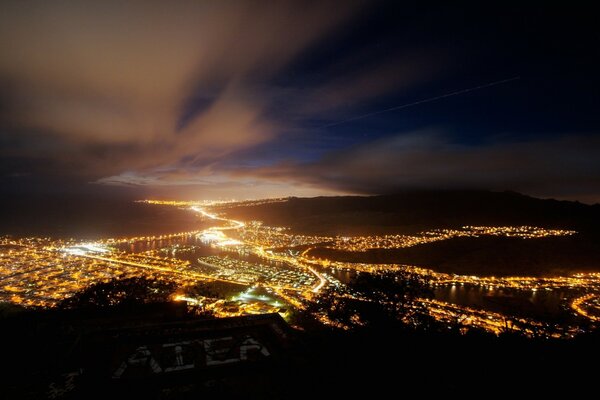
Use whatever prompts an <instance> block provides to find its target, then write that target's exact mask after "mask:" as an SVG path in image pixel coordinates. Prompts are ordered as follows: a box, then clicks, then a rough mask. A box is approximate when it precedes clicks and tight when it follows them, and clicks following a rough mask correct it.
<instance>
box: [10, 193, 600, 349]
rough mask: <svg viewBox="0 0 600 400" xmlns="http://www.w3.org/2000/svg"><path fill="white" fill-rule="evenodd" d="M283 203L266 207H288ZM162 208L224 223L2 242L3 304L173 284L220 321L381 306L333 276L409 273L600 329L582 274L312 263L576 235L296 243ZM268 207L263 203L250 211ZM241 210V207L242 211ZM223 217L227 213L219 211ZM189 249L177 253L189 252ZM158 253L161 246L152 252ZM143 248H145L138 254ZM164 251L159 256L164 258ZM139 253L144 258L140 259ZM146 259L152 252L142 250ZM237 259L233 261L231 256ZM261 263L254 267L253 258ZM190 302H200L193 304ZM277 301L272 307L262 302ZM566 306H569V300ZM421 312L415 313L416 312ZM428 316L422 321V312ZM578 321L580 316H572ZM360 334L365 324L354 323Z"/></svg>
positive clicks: (207, 210) (437, 234) (593, 290)
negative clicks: (530, 302) (516, 300)
mask: <svg viewBox="0 0 600 400" xmlns="http://www.w3.org/2000/svg"><path fill="white" fill-rule="evenodd" d="M280 201H285V200H284V199H272V200H269V199H267V200H264V202H280ZM147 202H148V203H149V204H155V205H157V206H174V207H183V208H187V209H189V210H191V211H193V212H194V213H196V214H199V215H200V216H201V217H203V218H205V219H207V220H211V221H215V222H218V223H219V224H218V225H217V226H211V227H209V228H207V229H204V230H196V231H190V232H180V233H173V234H168V235H157V236H141V237H128V238H107V239H105V240H101V241H98V242H94V243H88V242H80V241H77V240H75V239H72V240H52V239H48V238H21V239H12V238H7V237H5V238H0V301H9V302H12V303H15V304H21V305H24V306H43V307H52V306H54V305H56V304H57V303H59V302H60V301H61V300H63V299H65V298H67V297H69V296H72V295H73V294H74V293H76V292H78V291H81V290H83V289H85V288H86V287H89V286H90V285H93V284H94V283H98V282H106V281H109V280H111V279H114V278H127V277H135V276H140V275H143V276H147V277H149V278H153V279H159V280H170V281H174V282H175V283H176V284H177V285H178V286H179V288H180V289H179V290H178V292H177V294H176V296H175V298H176V299H178V300H180V301H187V302H188V303H189V304H191V305H194V304H196V305H202V307H204V309H209V310H212V311H213V312H215V314H216V315H219V316H227V315H242V314H244V313H261V312H278V310H279V309H280V308H281V304H282V303H285V304H286V305H287V307H290V308H291V309H296V310H306V309H308V308H309V306H310V305H311V304H313V305H314V304H315V301H317V300H318V298H319V295H320V294H324V293H325V294H333V295H334V297H335V298H337V299H353V300H358V301H372V300H371V299H369V298H368V295H367V298H365V295H359V294H357V293H353V292H351V291H350V289H349V287H348V286H346V285H344V284H342V283H341V282H340V281H338V280H337V279H336V278H335V277H334V275H333V274H332V273H330V271H333V269H336V270H339V271H354V272H355V273H369V274H379V273H389V272H392V273H393V272H403V273H408V274H413V275H415V276H418V277H419V279H420V281H422V282H424V284H426V285H429V287H431V288H437V287H448V286H450V285H469V286H471V287H480V288H485V289H486V290H492V289H493V290H513V291H520V292H526V293H535V292H536V291H542V290H543V291H558V290H560V291H564V292H565V293H567V294H568V295H567V296H569V297H568V303H567V304H568V306H570V309H571V310H572V311H574V312H575V313H576V315H577V316H578V318H580V319H581V320H585V321H588V322H591V323H596V322H600V296H599V295H598V294H597V293H598V291H599V290H600V273H574V274H571V275H568V276H554V277H540V278H538V277H527V276H513V277H478V276H463V275H454V274H445V273H439V272H436V271H433V270H431V269H427V268H419V267H414V266H410V265H398V264H368V263H348V262H338V261H334V260H329V259H319V258H315V257H313V256H311V250H313V249H316V248H320V247H328V248H332V249H339V250H344V251H355V252H361V251H367V250H369V249H374V248H384V249H388V248H403V247H411V246H418V245H421V244H424V243H430V242H432V241H440V240H447V239H450V238H454V237H465V236H467V237H477V236H484V235H488V236H503V237H519V238H522V239H524V240H535V239H537V238H542V237H547V236H570V235H574V234H576V232H574V231H568V230H556V229H544V228H540V227H532V226H515V227H510V226H501V227H482V226H464V227H462V228H460V229H436V230H430V231H426V232H422V233H419V234H415V235H386V236H354V237H341V236H335V237H330V236H314V235H300V234H295V233H292V232H291V231H290V230H289V229H288V228H285V227H269V226H265V225H263V224H262V223H261V222H259V221H238V220H234V219H229V218H227V217H226V216H223V215H221V214H219V213H216V212H214V211H213V210H214V208H212V207H214V206H215V205H217V206H219V207H223V206H224V205H225V206H226V207H229V206H235V205H236V204H238V203H231V202H226V203H223V202H191V203H190V202H161V201H154V200H152V201H147ZM247 204H248V205H253V204H262V203H261V201H253V202H247ZM238 206H239V205H238ZM219 209H221V208H219ZM190 239H193V240H197V241H198V242H193V241H192V242H191V244H187V245H185V246H182V245H180V244H173V243H188V242H189V241H190ZM149 243H152V244H153V245H152V246H149V245H148V244H149ZM194 243H201V244H202V245H203V246H209V247H210V248H215V249H217V250H218V252H217V253H216V254H218V255H208V256H196V257H194V258H188V259H185V258H181V257H180V256H179V254H182V255H183V254H185V252H186V251H187V252H189V254H193V252H194V251H195V249H196V247H195V246H196V245H195V244H194ZM134 244H139V246H137V247H135V248H134V247H133V245H134ZM155 247H156V248H155ZM134 249H138V250H135V251H134ZM143 249H146V250H143ZM228 254H231V256H229V255H228ZM248 254H250V255H252V256H253V257H255V256H257V257H258V259H259V260H264V262H260V261H256V259H255V258H253V259H252V260H250V259H245V258H244V257H245V256H240V255H248ZM198 282H209V283H211V284H213V283H214V284H223V285H234V287H238V288H239V289H237V290H238V291H239V290H243V289H244V288H246V289H247V290H254V289H253V288H256V290H267V291H268V292H265V293H267V294H265V295H261V296H254V295H252V294H251V293H247V292H244V293H246V294H244V295H239V296H233V297H232V298H229V299H223V298H206V297H201V296H200V297H193V295H190V293H193V290H192V291H191V292H190V290H191V289H192V288H193V287H194V285H196V284H197V283H198ZM190 296H191V297H190ZM263 298H265V299H270V300H268V301H266V300H261V299H263ZM565 300H567V299H565ZM414 310H425V313H426V314H427V315H429V316H431V317H433V318H435V319H436V320H438V321H440V322H443V323H445V324H448V325H457V324H458V325H460V326H461V329H462V328H476V329H484V330H487V331H489V332H493V333H496V334H498V333H500V332H503V331H506V330H519V331H521V332H523V333H525V334H527V335H531V336H533V335H545V336H547V337H572V336H573V335H574V334H576V333H577V332H579V330H578V329H579V328H578V327H577V326H576V325H564V326H554V325H553V326H550V325H548V324H544V323H542V322H540V321H536V320H533V319H526V318H516V317H514V316H511V315H504V314H500V313H496V312H491V311H489V310H485V309H481V308H478V307H469V306H464V305H458V304H453V303H447V302H443V301H439V300H435V299H431V298H422V299H418V300H417V302H416V303H415V307H414ZM415 312H416V311H415ZM418 312H423V311H418ZM571 314H573V312H572V313H571ZM313 315H314V317H315V318H317V319H318V320H319V321H321V322H323V323H324V324H328V325H331V326H335V327H339V328H342V329H349V327H350V326H349V325H347V324H344V323H340V322H339V321H336V320H333V319H331V318H329V317H328V316H327V313H326V312H325V310H320V311H317V312H314V314H313ZM351 323H352V324H356V325H357V326H359V325H361V324H362V322H361V320H360V318H354V319H353V320H352V322H351Z"/></svg>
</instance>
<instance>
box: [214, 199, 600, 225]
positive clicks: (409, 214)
mask: <svg viewBox="0 0 600 400" xmlns="http://www.w3.org/2000/svg"><path fill="white" fill-rule="evenodd" d="M225 211H226V213H227V215H229V216H230V217H232V218H240V219H244V220H251V219H254V220H261V221H264V222H265V223H266V224H267V225H274V226H287V227H290V228H292V230H293V231H295V232H298V233H305V234H331V235H336V234H339V235H362V234H386V233H417V232H420V231H423V230H427V229H436V228H454V227H460V226H464V225H491V226H500V225H535V226H541V227H545V228H562V229H575V230H578V231H586V232H593V231H595V230H597V226H598V222H600V205H593V206H590V205H585V204H581V203H578V202H570V201H557V200H542V199H536V198H533V197H528V196H524V195H521V194H518V193H514V192H488V191H427V192H407V193H401V194H395V195H386V196H371V197H361V196H341V197H315V198H293V197H292V198H290V199H289V200H287V201H285V202H278V203H270V204H262V205H256V206H249V207H237V208H230V209H227V210H225Z"/></svg>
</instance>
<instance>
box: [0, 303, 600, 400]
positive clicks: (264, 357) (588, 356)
mask: <svg viewBox="0 0 600 400" xmlns="http://www.w3.org/2000/svg"><path fill="white" fill-rule="evenodd" d="M179 308H181V307H176V306H173V305H167V304H150V305H146V306H143V307H140V308H137V309H127V310H123V309H105V310H97V311H93V310H84V311H82V310H75V311H73V310H71V311H60V310H59V311H56V310H50V311H37V312H36V311H34V312H24V313H21V314H18V315H15V316H13V317H10V318H5V319H2V320H0V322H1V323H3V333H4V334H3V337H4V339H5V340H3V341H2V345H1V346H2V354H3V362H4V365H5V367H6V368H5V372H4V383H3V385H1V387H0V398H3V399H95V398H102V399H134V398H136V399H137V398H140V399H141V398H143V399H164V400H170V399H173V400H174V399H177V400H183V399H198V398H207V399H229V398H235V399H241V398H243V399H292V398H298V399H306V398H315V397H318V398H388V397H390V396H389V394H390V393H392V394H393V395H392V398H395V397H400V398H401V397H407V398H410V397H412V396H414V393H415V392H416V393H418V394H422V395H424V396H426V395H434V396H437V395H440V396H441V395H447V394H448V393H460V395H461V396H462V397H464V398H480V397H481V396H482V393H486V392H488V391H489V390H490V388H493V387H496V386H498V385H499V383H501V385H505V386H506V385H509V389H507V390H513V391H514V390H518V392H519V394H521V395H523V396H532V395H533V396H535V397H536V398H539V397H542V396H545V395H548V394H550V393H554V392H555V391H556V390H561V389H563V390H568V391H569V393H570V394H571V396H572V397H578V396H580V395H583V394H584V393H588V392H589V385H588V384H586V382H593V381H594V379H595V378H596V370H595V369H594V368H593V367H590V365H589V362H588V361H589V360H595V359H597V358H598V356H599V355H600V354H599V349H600V346H598V339H599V337H598V335H597V334H596V333H594V332H592V333H588V334H583V335H580V336H578V337H576V338H575V339H573V340H547V339H526V338H523V337H519V336H513V335H510V334H507V335H502V336H500V337H495V336H491V335H488V334H485V333H481V332H476V331H473V332H470V333H469V334H467V335H460V334H459V333H458V332H457V330H455V329H453V330H448V329H446V330H444V331H421V330H412V329H408V328H405V327H402V326H396V325H394V326H387V325H386V326H381V327H372V328H365V329H361V330H358V331H350V332H347V331H332V330H329V329H325V328H323V329H322V330H319V331H296V330H292V329H291V328H290V327H289V326H286V324H285V322H284V321H283V320H282V319H281V318H279V317H278V316H277V315H260V316H247V317H234V318H224V319H215V320H199V319H197V318H195V317H193V316H190V315H188V314H186V313H185V308H184V309H183V310H179ZM573 382H582V384H574V383H573ZM515 388H518V389H515Z"/></svg>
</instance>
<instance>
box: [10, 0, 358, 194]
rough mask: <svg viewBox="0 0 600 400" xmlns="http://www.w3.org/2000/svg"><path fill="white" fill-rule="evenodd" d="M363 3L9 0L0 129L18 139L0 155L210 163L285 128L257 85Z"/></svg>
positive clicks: (147, 166)
mask: <svg viewBox="0 0 600 400" xmlns="http://www.w3.org/2000/svg"><path fill="white" fill-rule="evenodd" d="M359 5H360V4H359V3H358V2H349V3H347V4H345V6H344V7H339V4H338V3H337V2H333V1H323V2H294V1H278V2H275V3H273V2H261V1H259V2H235V1H231V2H230V1H223V2H195V1H181V2H164V1H143V2H142V1H140V2H136V1H133V2H117V1H103V2H97V1H81V2H58V3H49V2H46V1H28V0H24V1H19V2H4V3H3V4H2V6H1V8H0V52H1V53H2V57H1V58H0V87H2V88H3V89H5V90H4V91H3V94H1V95H0V96H2V98H1V99H0V105H1V106H0V129H1V132H2V136H4V140H6V141H9V142H11V143H12V144H14V146H11V147H6V148H5V147H3V148H2V149H0V157H2V158H6V157H9V156H10V157H20V158H21V159H23V160H26V159H29V160H37V161H42V162H41V163H42V164H45V163H47V164H48V165H52V167H51V169H52V170H54V171H55V172H56V174H60V173H62V174H65V175H75V176H77V175H81V176H87V177H88V179H90V180H94V179H101V181H102V177H110V176H117V175H119V174H124V176H127V174H128V173H130V171H137V172H138V173H140V174H143V173H145V172H148V171H153V170H157V169H160V168H170V167H181V168H186V167H187V168H196V169H197V170H198V171H202V169H203V168H204V167H205V166H206V165H211V164H212V163H214V160H215V159H218V158H223V157H227V156H228V155H230V154H232V153H234V152H236V151H239V150H241V149H247V148H251V147H252V146H256V145H257V144H260V143H264V142H266V141H268V140H270V139H271V138H273V137H274V136H276V135H277V134H278V133H279V130H278V122H277V121H275V120H273V119H272V118H271V117H269V116H268V115H266V114H267V113H266V110H267V108H268V107H269V106H270V104H269V101H270V100H272V99H270V98H268V97H267V98H265V99H260V98H257V96H256V93H253V92H252V90H253V88H254V87H256V86H257V85H266V86H268V85H270V79H271V78H272V77H273V76H274V75H276V74H277V73H278V72H279V71H280V70H281V69H282V68H284V67H285V66H286V65H287V64H289V63H290V62H291V61H293V60H294V59H295V58H296V57H298V56H299V55H300V54H302V52H303V51H305V50H306V49H307V48H308V47H309V46H310V45H312V44H314V43H315V42H316V41H318V40H320V39H321V38H323V37H324V36H326V35H328V34H329V33H330V32H332V31H334V30H335V29H337V28H338V27H339V26H341V25H342V24H343V23H345V22H347V21H348V20H350V19H351V18H352V16H353V15H354V14H355V13H356V11H357V10H358V9H359ZM199 98H205V99H206V101H205V102H204V104H203V106H198V105H197V104H196V103H197V101H198V99H199ZM38 165H39V163H37V162H36V163H31V166H32V168H35V167H36V166H38ZM0 167H2V165H0ZM35 172H37V173H39V174H45V173H47V172H48V171H47V170H44V169H42V170H38V171H35ZM104 181H107V182H108V181H110V179H105V180H104Z"/></svg>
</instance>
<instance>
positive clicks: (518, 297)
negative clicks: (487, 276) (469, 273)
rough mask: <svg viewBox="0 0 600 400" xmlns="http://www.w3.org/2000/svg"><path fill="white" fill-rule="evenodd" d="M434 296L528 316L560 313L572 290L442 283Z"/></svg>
mask: <svg viewBox="0 0 600 400" xmlns="http://www.w3.org/2000/svg"><path fill="white" fill-rule="evenodd" d="M433 295H434V298H435V299H436V300H440V301H445V302H448V303H454V304H459V305H464V306H469V307H474V308H484V309H486V310H491V311H496V312H500V313H508V312H510V313H511V314H514V315H522V316H529V317H559V316H562V315H563V314H565V308H564V305H565V303H566V301H567V299H568V298H570V297H572V296H573V295H574V293H572V292H571V293H569V292H568V291H563V290H549V291H547V290H542V291H536V292H534V291H530V290H515V289H493V288H492V289H490V288H487V287H483V286H473V285H464V286H463V285H443V286H438V287H435V288H434V289H433Z"/></svg>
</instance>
